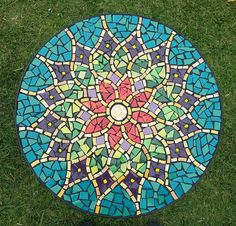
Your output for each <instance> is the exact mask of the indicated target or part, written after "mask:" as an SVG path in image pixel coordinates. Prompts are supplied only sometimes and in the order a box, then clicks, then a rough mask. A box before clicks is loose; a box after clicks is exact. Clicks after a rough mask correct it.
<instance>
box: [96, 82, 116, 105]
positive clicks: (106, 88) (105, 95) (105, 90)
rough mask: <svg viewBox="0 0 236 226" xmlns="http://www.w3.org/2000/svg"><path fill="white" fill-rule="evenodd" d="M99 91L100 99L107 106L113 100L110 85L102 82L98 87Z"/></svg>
mask: <svg viewBox="0 0 236 226" xmlns="http://www.w3.org/2000/svg"><path fill="white" fill-rule="evenodd" d="M99 90H100V92H101V95H102V99H103V100H104V101H105V102H106V103H108V104H109V103H110V102H111V101H112V100H114V99H115V90H114V88H113V87H112V85H111V84H110V83H107V82H104V81H102V82H101V83H100V85H99Z"/></svg>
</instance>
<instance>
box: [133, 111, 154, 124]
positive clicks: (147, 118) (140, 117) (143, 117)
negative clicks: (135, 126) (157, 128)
mask: <svg viewBox="0 0 236 226" xmlns="http://www.w3.org/2000/svg"><path fill="white" fill-rule="evenodd" d="M132 118H133V119H134V120H136V121H137V122H140V123H149V122H153V121H154V118H153V117H152V116H151V115H149V114H148V113H146V112H144V111H135V112H133V113H132Z"/></svg>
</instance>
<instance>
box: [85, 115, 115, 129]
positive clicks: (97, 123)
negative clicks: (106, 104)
mask: <svg viewBox="0 0 236 226" xmlns="http://www.w3.org/2000/svg"><path fill="white" fill-rule="evenodd" d="M109 122H110V121H109V120H108V119H107V118H105V117H103V116H102V117H97V118H94V119H92V120H91V122H90V123H89V124H88V126H87V128H86V129H85V133H96V132H100V131H102V130H104V129H105V128H106V127H107V125H108V124H109Z"/></svg>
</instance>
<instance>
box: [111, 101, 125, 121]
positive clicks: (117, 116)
mask: <svg viewBox="0 0 236 226" xmlns="http://www.w3.org/2000/svg"><path fill="white" fill-rule="evenodd" d="M127 114H128V111H127V109H126V107H125V106H124V105H123V104H114V105H113V106H112V107H111V117H112V118H113V119H114V120H117V121H122V120H124V119H125V118H126V117H127Z"/></svg>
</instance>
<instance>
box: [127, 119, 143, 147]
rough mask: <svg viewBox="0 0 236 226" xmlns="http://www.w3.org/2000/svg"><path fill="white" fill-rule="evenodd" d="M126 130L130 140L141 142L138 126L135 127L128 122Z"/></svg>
mask: <svg viewBox="0 0 236 226" xmlns="http://www.w3.org/2000/svg"><path fill="white" fill-rule="evenodd" d="M125 129H126V133H127V135H128V137H129V139H130V140H132V141H133V142H135V143H140V142H141V139H140V135H139V131H138V128H137V127H136V125H134V124H133V123H132V122H127V123H126V124H125Z"/></svg>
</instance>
